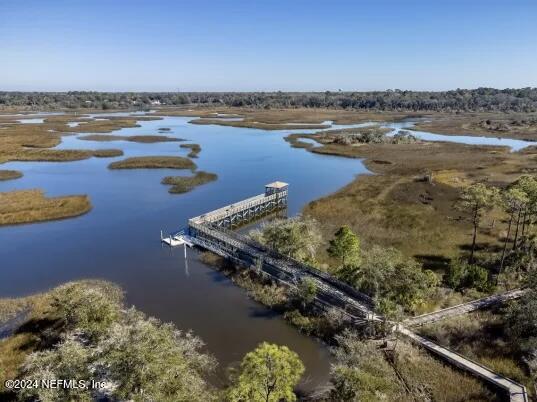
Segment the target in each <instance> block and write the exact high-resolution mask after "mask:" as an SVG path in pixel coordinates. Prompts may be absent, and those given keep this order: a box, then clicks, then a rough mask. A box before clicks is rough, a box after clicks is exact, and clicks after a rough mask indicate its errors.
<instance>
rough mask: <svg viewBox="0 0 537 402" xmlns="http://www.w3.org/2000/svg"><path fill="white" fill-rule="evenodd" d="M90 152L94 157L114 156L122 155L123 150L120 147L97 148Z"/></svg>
mask: <svg viewBox="0 0 537 402" xmlns="http://www.w3.org/2000/svg"><path fill="white" fill-rule="evenodd" d="M92 154H93V156H95V157H96V158H114V157H117V156H122V155H123V151H122V150H121V149H97V150H95V151H93V153H92Z"/></svg>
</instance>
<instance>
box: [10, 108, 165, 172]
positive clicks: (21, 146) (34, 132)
mask: <svg viewBox="0 0 537 402" xmlns="http://www.w3.org/2000/svg"><path fill="white" fill-rule="evenodd" d="M155 118H156V117H152V118H151V119H155ZM157 119H158V118H157ZM137 120H147V119H141V118H140V117H136V118H121V119H117V118H112V117H109V118H108V119H106V120H93V119H90V118H87V117H84V116H78V115H63V116H49V117H47V118H46V119H45V121H44V123H41V124H23V123H16V124H9V125H5V126H4V127H5V128H3V129H2V130H0V163H3V162H9V161H73V160H80V159H85V158H89V157H91V156H92V154H91V151H85V150H57V149H48V148H52V147H55V146H57V145H58V144H60V142H61V137H62V136H63V135H69V134H73V133H108V132H112V131H114V130H118V129H121V128H126V127H139V125H138V124H137V123H136V122H137ZM69 122H78V123H83V124H79V125H78V126H76V127H69V126H68V125H67V123H69ZM142 137H144V136H142Z"/></svg>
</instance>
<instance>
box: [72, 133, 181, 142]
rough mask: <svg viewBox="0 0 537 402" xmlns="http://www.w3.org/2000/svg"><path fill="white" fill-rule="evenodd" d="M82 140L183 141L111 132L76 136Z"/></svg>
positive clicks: (158, 136)
mask: <svg viewBox="0 0 537 402" xmlns="http://www.w3.org/2000/svg"><path fill="white" fill-rule="evenodd" d="M78 139H79V140H84V141H129V142H139V143H144V144H153V143H156V142H179V141H184V140H183V139H182V138H174V137H168V136H165V135H111V134H90V135H84V136H82V137H78Z"/></svg>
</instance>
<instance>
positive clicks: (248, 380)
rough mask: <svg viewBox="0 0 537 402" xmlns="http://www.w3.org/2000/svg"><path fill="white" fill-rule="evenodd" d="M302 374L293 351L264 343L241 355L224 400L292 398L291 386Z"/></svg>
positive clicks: (269, 401)
mask: <svg viewBox="0 0 537 402" xmlns="http://www.w3.org/2000/svg"><path fill="white" fill-rule="evenodd" d="M303 373H304V365H303V364H302V362H301V361H300V359H299V357H298V355H297V354H296V353H295V352H293V351H291V350H289V349H288V348H287V347H286V346H278V345H273V344H269V343H266V342H264V343H262V344H260V345H259V346H258V347H257V348H256V349H255V350H254V351H252V352H249V353H247V354H246V356H244V359H243V360H242V363H241V366H240V369H239V374H238V377H237V379H236V381H235V383H234V384H233V386H232V387H231V388H230V389H229V390H228V393H227V397H228V400H229V401H233V402H243V401H244V402H246V401H247V402H278V401H282V400H283V401H295V400H296V395H295V393H294V392H293V388H294V387H295V386H296V384H297V383H298V381H299V380H300V377H301V376H302V374H303Z"/></svg>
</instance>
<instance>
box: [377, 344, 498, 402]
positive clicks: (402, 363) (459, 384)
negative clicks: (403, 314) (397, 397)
mask: <svg viewBox="0 0 537 402" xmlns="http://www.w3.org/2000/svg"><path fill="white" fill-rule="evenodd" d="M387 358H388V361H390V362H391V364H392V367H393V369H394V370H396V372H397V374H398V377H399V378H401V379H402V381H403V382H404V384H405V385H406V387H407V388H408V389H409V390H410V392H411V394H412V395H413V397H414V398H412V399H414V400H432V401H499V400H500V398H498V397H497V396H496V395H494V394H493V393H492V392H491V391H489V390H488V389H487V388H486V387H485V385H484V384H483V383H481V382H480V381H479V380H477V379H475V378H473V377H471V376H470V375H467V374H465V373H463V372H461V371H459V370H457V369H456V368H453V367H452V366H448V365H446V364H444V363H443V362H441V361H439V360H437V359H435V358H434V357H432V356H431V355H430V354H428V353H427V352H426V351H424V350H423V349H421V348H419V347H416V346H414V345H412V344H410V343H407V342H403V341H399V342H398V344H397V347H396V349H395V351H394V352H392V353H391V354H388V356H387Z"/></svg>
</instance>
